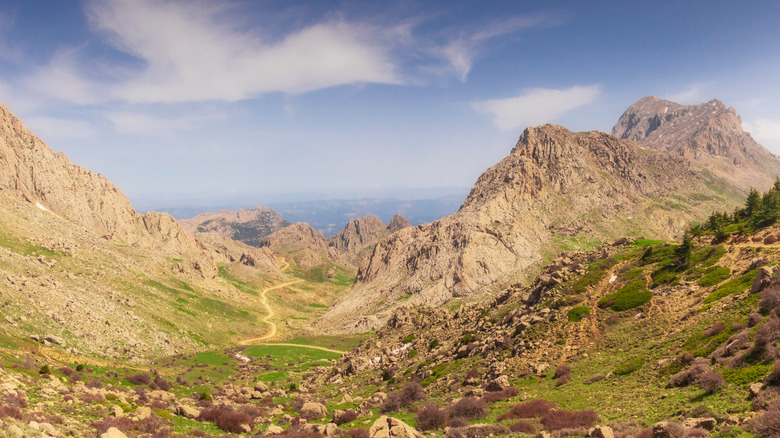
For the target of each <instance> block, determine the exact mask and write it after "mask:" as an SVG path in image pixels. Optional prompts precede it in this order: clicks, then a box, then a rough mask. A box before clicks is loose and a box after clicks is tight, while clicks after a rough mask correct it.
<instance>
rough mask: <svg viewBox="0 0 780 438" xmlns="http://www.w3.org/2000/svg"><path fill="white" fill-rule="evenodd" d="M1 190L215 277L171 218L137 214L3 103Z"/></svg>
mask: <svg viewBox="0 0 780 438" xmlns="http://www.w3.org/2000/svg"><path fill="white" fill-rule="evenodd" d="M0 189H9V190H10V191H12V192H15V193H16V194H17V195H19V196H21V197H23V198H24V199H26V200H27V201H28V202H30V203H32V204H34V205H36V206H37V207H38V208H40V209H42V210H48V211H50V212H52V213H54V214H56V215H58V216H60V217H62V218H64V219H66V220H68V221H70V222H73V223H75V224H78V225H80V226H83V227H85V228H87V229H90V230H92V231H94V232H96V233H99V234H101V235H103V236H105V238H106V239H109V240H115V241H119V242H126V243H128V244H130V245H133V246H136V247H139V248H154V249H155V250H156V251H159V252H161V253H163V254H166V255H169V256H175V257H179V258H186V259H188V260H190V261H192V263H188V264H187V266H186V267H185V268H184V269H185V270H186V271H188V272H189V273H191V274H197V275H198V276H202V277H204V278H212V277H214V276H216V267H215V266H214V263H213V260H210V256H209V255H208V254H207V253H206V252H205V251H203V250H202V248H200V247H199V246H198V244H197V243H196V242H195V240H194V239H193V238H192V236H190V235H188V234H187V233H185V232H184V231H183V230H182V229H181V227H179V225H178V224H177V223H176V221H175V220H174V219H173V218H172V217H170V216H169V215H166V214H162V213H154V212H149V213H146V214H145V215H140V214H138V213H136V212H135V210H133V207H132V205H130V200H128V199H127V197H126V196H125V195H124V194H123V193H122V191H121V190H119V189H118V188H117V187H116V186H115V185H114V184H112V183H111V182H110V181H109V180H108V179H106V178H105V177H104V176H102V175H98V174H95V173H93V172H91V171H89V170H87V169H85V168H83V167H80V166H77V165H75V164H73V163H72V162H70V160H68V158H67V157H66V156H65V154H63V153H54V152H53V151H52V150H51V149H50V148H49V146H47V145H46V144H45V143H44V142H43V141H41V139H39V138H38V137H36V136H35V135H34V134H33V133H32V132H30V130H28V129H27V127H26V126H25V125H24V123H22V121H21V120H19V119H18V118H17V117H16V116H15V115H14V114H13V113H12V112H11V111H10V110H9V109H8V108H7V107H5V106H4V105H2V104H0ZM195 265H197V266H198V267H199V268H198V269H195Z"/></svg>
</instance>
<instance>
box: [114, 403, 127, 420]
mask: <svg viewBox="0 0 780 438" xmlns="http://www.w3.org/2000/svg"><path fill="white" fill-rule="evenodd" d="M111 416H113V417H116V418H122V417H124V416H125V411H123V410H122V408H121V407H119V406H117V405H114V406H111Z"/></svg>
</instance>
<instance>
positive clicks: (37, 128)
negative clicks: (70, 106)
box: [25, 116, 95, 143]
mask: <svg viewBox="0 0 780 438" xmlns="http://www.w3.org/2000/svg"><path fill="white" fill-rule="evenodd" d="M25 124H26V125H27V127H28V128H30V130H31V131H32V132H34V133H35V135H37V136H38V137H40V138H41V139H42V140H43V141H45V142H47V143H56V142H57V141H60V140H80V139H84V138H90V137H92V136H93V135H94V134H95V128H94V127H93V126H92V125H91V124H90V123H87V122H85V121H82V120H69V119H61V118H55V117H43V116H41V117H28V118H26V119H25Z"/></svg>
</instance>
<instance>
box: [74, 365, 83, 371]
mask: <svg viewBox="0 0 780 438" xmlns="http://www.w3.org/2000/svg"><path fill="white" fill-rule="evenodd" d="M76 371H78V372H82V371H84V365H83V364H78V365H76Z"/></svg>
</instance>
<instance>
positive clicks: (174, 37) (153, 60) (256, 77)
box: [88, 0, 400, 103]
mask: <svg viewBox="0 0 780 438" xmlns="http://www.w3.org/2000/svg"><path fill="white" fill-rule="evenodd" d="M214 5H215V4H214V3H205V2H195V3H193V2H178V1H177V2H160V1H153V0H132V1H130V0H109V1H105V2H91V3H89V4H88V14H89V16H90V18H91V21H92V23H93V24H94V25H95V26H96V27H97V28H98V29H100V30H102V31H104V32H106V33H107V34H108V35H109V36H110V38H111V39H110V41H111V42H112V44H113V45H114V46H115V48H116V49H118V50H120V51H123V52H125V53H128V54H130V55H132V56H134V57H136V58H138V59H139V60H141V61H143V67H142V68H141V70H140V72H138V73H137V76H136V77H133V78H131V79H129V80H127V81H126V82H125V83H122V84H120V85H118V86H117V87H116V88H115V89H114V94H115V95H116V96H117V97H118V98H120V99H122V100H125V101H128V102H140V103H149V102H166V103H175V102H189V101H205V100H223V101H237V100H242V99H247V98H251V97H254V96H257V95H259V94H262V93H268V92H283V93H303V92H307V91H311V90H316V89H322V88H327V87H332V86H338V85H346V84H355V83H367V82H370V83H383V84H394V83H399V82H400V79H399V76H398V75H397V73H396V65H395V64H394V62H393V60H392V58H391V55H390V48H389V47H385V46H384V45H383V43H382V41H380V40H378V39H377V38H376V37H374V33H373V32H372V29H370V28H369V27H366V26H363V25H360V24H355V23H349V22H347V21H344V20H340V19H333V20H330V21H326V22H322V23H318V24H314V25H312V26H309V27H305V28H303V29H299V30H295V31H291V32H289V33H288V34H286V35H284V36H283V37H281V38H279V39H278V40H276V41H274V42H267V41H263V40H261V39H260V38H259V37H258V36H256V35H255V34H251V33H248V32H247V31H242V30H240V28H239V26H231V23H230V22H229V20H226V19H222V20H219V21H218V20H217V14H218V12H220V10H219V8H218V7H216V6H214Z"/></svg>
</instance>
